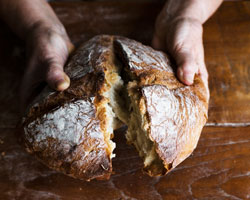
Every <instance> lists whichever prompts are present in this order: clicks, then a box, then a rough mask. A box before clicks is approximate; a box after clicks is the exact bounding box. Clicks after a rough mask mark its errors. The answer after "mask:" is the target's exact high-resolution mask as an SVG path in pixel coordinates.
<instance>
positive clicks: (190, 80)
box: [184, 74, 194, 84]
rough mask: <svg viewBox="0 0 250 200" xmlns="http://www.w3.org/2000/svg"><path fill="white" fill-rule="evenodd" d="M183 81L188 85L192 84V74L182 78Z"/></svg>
mask: <svg viewBox="0 0 250 200" xmlns="http://www.w3.org/2000/svg"><path fill="white" fill-rule="evenodd" d="M184 80H185V81H186V82H187V83H188V84H193V81H194V76H193V75H192V74H186V75H185V77H184Z"/></svg>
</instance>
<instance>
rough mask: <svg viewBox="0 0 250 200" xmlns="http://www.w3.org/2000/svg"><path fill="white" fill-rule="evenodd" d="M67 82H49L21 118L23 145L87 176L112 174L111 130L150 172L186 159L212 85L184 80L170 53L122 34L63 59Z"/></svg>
mask: <svg viewBox="0 0 250 200" xmlns="http://www.w3.org/2000/svg"><path fill="white" fill-rule="evenodd" d="M65 72H66V73H67V74H68V75H69V77H70V79H71V85H70V87H69V88H68V89H67V90H65V91H63V92H55V91H52V90H50V89H49V88H48V87H46V88H45V89H44V90H43V91H42V93H41V94H40V95H39V96H38V97H37V98H36V99H35V100H34V101H33V102H32V103H31V105H30V107H29V108H28V109H27V113H26V116H25V117H24V123H23V125H24V141H25V145H26V149H27V150H28V151H29V152H30V153H33V154H34V155H35V156H36V157H37V158H38V159H39V160H40V161H42V162H43V163H44V164H46V165H47V166H49V167H50V168H52V169H55V170H58V171H60V172H63V173H65V174H67V175H69V176H72V177H75V178H79V179H83V180H91V179H94V178H96V179H108V178H109V177H110V174H111V172H112V162H111V159H112V158H113V157H114V156H115V155H114V154H113V150H114V148H115V143H114V142H113V141H112V138H113V131H114V129H116V128H117V127H118V126H119V123H120V122H121V121H122V122H123V123H125V124H126V125H127V126H128V131H127V133H126V137H127V141H128V142H129V143H131V144H133V145H134V146H135V147H136V149H137V150H138V152H139V154H140V156H141V157H142V158H143V159H144V170H145V171H146V172H147V173H148V174H149V175H151V176H157V175H164V174H166V173H167V172H168V171H169V170H171V169H172V168H174V167H176V166H177V165H178V164H179V163H180V162H182V161H183V160H184V159H185V158H187V157H188V156H189V155H190V154H191V153H192V151H193V150H194V148H195V147H196V145H197V142H198V139H199V136H200V133H201V130H202V128H203V126H204V124H205V123H206V120H207V109H208V107H207V105H208V91H207V90H206V88H205V86H204V84H203V82H202V81H201V79H200V78H199V77H196V78H195V81H194V84H193V85H192V86H185V85H183V84H182V83H180V82H179V81H178V80H177V78H176V77H175V74H174V71H173V65H172V64H171V63H170V60H169V58H168V56H167V55H166V54H164V53H162V52H159V51H155V50H153V49H152V48H150V47H147V46H144V45H142V44H141V43H139V42H136V41H133V40H130V39H127V38H123V37H118V36H107V35H102V36H96V37H94V38H92V39H91V40H89V41H87V42H86V43H84V44H83V45H81V46H80V47H79V48H78V49H77V50H76V51H75V53H74V55H73V56H72V57H71V58H70V60H69V62H68V64H67V65H66V66H65Z"/></svg>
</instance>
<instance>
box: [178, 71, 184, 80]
mask: <svg viewBox="0 0 250 200" xmlns="http://www.w3.org/2000/svg"><path fill="white" fill-rule="evenodd" d="M179 79H180V80H181V81H183V71H182V69H179Z"/></svg>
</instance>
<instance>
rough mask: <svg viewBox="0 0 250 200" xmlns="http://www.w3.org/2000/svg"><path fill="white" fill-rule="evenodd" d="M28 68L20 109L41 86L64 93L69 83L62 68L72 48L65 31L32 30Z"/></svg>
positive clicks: (56, 28)
mask: <svg viewBox="0 0 250 200" xmlns="http://www.w3.org/2000/svg"><path fill="white" fill-rule="evenodd" d="M26 47H27V49H26V53H27V56H28V62H27V67H26V70H25V73H24V77H23V80H22V84H21V91H20V92H21V109H22V111H24V109H25V108H26V106H27V105H28V104H29V103H30V101H31V99H32V98H33V97H34V95H35V92H36V89H37V88H38V87H39V86H40V85H41V83H43V82H47V83H48V85H49V86H50V87H51V88H52V89H55V90H57V91H63V90H65V89H67V88H68V87H69V85H70V79H69V77H68V76H67V75H66V74H65V72H64V64H65V63H66V61H67V58H68V55H69V53H70V52H71V51H72V50H73V48H74V46H73V44H72V43H71V42H70V39H69V37H68V35H67V33H66V31H65V29H64V27H57V26H55V27H52V28H51V27H47V26H44V25H41V24H38V25H36V26H34V28H33V29H32V31H31V32H30V35H29V37H27V43H26Z"/></svg>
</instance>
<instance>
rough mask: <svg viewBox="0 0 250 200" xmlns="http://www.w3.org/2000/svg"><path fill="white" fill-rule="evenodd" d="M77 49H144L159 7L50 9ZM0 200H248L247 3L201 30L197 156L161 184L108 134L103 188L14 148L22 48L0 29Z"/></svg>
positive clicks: (225, 10) (222, 12)
mask: <svg viewBox="0 0 250 200" xmlns="http://www.w3.org/2000/svg"><path fill="white" fill-rule="evenodd" d="M52 5H53V8H54V9H55V11H56V13H57V14H58V16H59V18H60V19H61V20H62V22H63V24H64V25H65V26H66V29H67V31H68V33H69V35H70V37H71V39H72V40H73V42H74V43H75V44H76V45H77V44H79V43H80V42H82V41H86V40H87V39H89V38H91V37H92V36H94V35H96V34H103V33H105V34H120V35H125V36H127V37H130V38H134V39H136V40H139V41H141V42H143V43H145V44H149V43H150V39H151V37H152V32H153V26H154V20H155V17H156V15H157V13H158V12H159V10H160V8H161V6H162V5H161V4H160V3H150V2H147V3H135V2H130V3H126V2H120V3H118V2H117V3H116V2H113V3H110V2H98V3H95V2H86V3H79V2H78V3H70V4H69V3H53V4H52ZM0 27H1V29H0V91H1V93H0V199H3V200H5V199H31V200H35V199H39V200H44V199H53V200H54V199H75V200H78V199H81V200H85V199H86V200H92V199H93V200H96V199H102V200H106V199H108V200H109V199H111V200H113V199H135V200H136V199H140V200H158V199H159V200H160V199H168V200H169V199H204V200H205V199H206V200H207V199H213V200H215V199H216V200H217V199H218V200H223V199H231V200H238V199H250V126H249V125H250V78H249V77H250V3H249V2H225V3H224V4H223V5H222V7H221V8H220V9H219V10H218V12H217V13H216V14H215V15H214V16H213V17H212V18H211V19H210V20H209V21H208V22H207V23H206V24H205V26H204V45H205V54H206V64H207V68H208V71H209V74H210V90H211V100H210V106H209V121H208V124H207V126H206V127H205V128H204V129H203V132H202V134H201V138H200V141H199V144H198V147H197V149H196V150H195V151H194V153H193V154H192V155H191V156H190V157H189V158H188V159H186V160H185V161H184V162H183V163H182V164H180V165H179V166H178V167H177V168H176V169H174V170H173V171H172V172H171V173H169V174H168V175H167V176H165V177H158V178H150V177H148V176H147V175H145V174H143V173H142V171H141V167H142V160H141V159H140V158H139V157H138V155H137V153H136V151H135V149H134V148H133V147H131V146H128V145H127V144H126V141H125V139H124V132H123V131H120V132H117V133H116V134H115V139H114V140H115V142H116V143H117V149H116V150H115V153H116V155H117V157H116V158H115V159H114V161H113V165H114V174H113V175H112V178H111V179H110V180H109V181H91V182H83V181H79V180H75V179H73V178H69V177H66V176H64V175H62V174H60V173H57V172H55V171H52V170H50V169H48V168H47V167H45V166H44V165H42V164H40V163H39V162H38V161H36V160H35V159H34V158H33V157H32V156H30V155H28V154H27V153H26V152H25V151H24V150H23V148H22V147H21V145H20V144H19V143H20V142H19V135H20V132H19V130H18V129H17V128H16V124H17V122H18V120H19V118H18V103H19V102H18V95H17V94H18V87H19V85H20V80H21V75H22V73H23V69H24V66H25V57H24V48H23V43H22V42H21V41H19V40H18V39H17V38H16V37H15V36H14V35H13V34H12V33H11V31H10V30H8V29H7V28H6V27H5V26H4V25H3V24H2V25H1V26H0Z"/></svg>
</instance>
